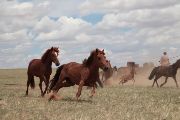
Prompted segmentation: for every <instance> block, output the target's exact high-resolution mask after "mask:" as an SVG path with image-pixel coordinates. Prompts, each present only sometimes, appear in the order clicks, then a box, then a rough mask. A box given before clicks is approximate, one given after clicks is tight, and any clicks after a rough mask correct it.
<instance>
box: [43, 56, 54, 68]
mask: <svg viewBox="0 0 180 120" xmlns="http://www.w3.org/2000/svg"><path fill="white" fill-rule="evenodd" d="M43 63H44V64H45V65H46V66H47V67H51V66H52V60H51V59H49V58H48V57H47V59H46V60H44V61H43Z"/></svg>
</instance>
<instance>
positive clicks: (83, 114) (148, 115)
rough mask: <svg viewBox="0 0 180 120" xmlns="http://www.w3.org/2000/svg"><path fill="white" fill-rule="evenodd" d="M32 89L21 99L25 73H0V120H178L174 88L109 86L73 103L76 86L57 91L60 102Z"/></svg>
mask: <svg viewBox="0 0 180 120" xmlns="http://www.w3.org/2000/svg"><path fill="white" fill-rule="evenodd" d="M38 82H39V80H36V88H35V90H31V89H30V92H29V94H30V95H29V97H24V94H25V89H26V71H25V70H23V69H18V70H0V120H12V119H13V120H20V119H23V120H92V119H93V120H118V119H119V120H179V119H180V114H179V113H180V90H179V89H177V88H175V87H164V88H160V89H158V88H153V89H152V88H151V87H143V86H141V87H137V86H136V87H133V86H123V87H122V86H111V87H105V88H103V89H98V90H97V94H96V96H95V97H94V98H93V99H90V98H89V95H90V90H86V89H84V90H83V93H82V95H81V100H80V101H79V102H77V101H75V99H74V97H75V93H76V91H77V89H76V87H71V88H64V89H62V90H60V91H59V95H60V94H61V96H63V99H62V100H60V101H52V102H48V101H47V98H46V97H47V96H46V97H45V98H41V97H38V96H39V95H40V90H39V88H38Z"/></svg>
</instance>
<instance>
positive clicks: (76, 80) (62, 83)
mask: <svg viewBox="0 0 180 120" xmlns="http://www.w3.org/2000/svg"><path fill="white" fill-rule="evenodd" d="M99 68H101V69H103V70H107V69H108V68H109V66H108V64H107V60H106V57H105V53H104V50H102V51H101V50H99V49H96V50H94V51H92V52H91V54H90V56H89V57H88V59H87V61H86V62H84V63H83V64H80V63H76V62H70V63H68V64H64V65H63V66H62V67H61V69H60V76H59V79H58V80H57V83H56V84H54V86H52V88H51V89H52V92H51V93H50V96H49V100H52V99H57V95H56V94H57V92H58V90H59V89H60V88H62V87H70V86H74V85H79V87H78V92H77V94H76V98H77V100H78V99H79V97H80V95H81V91H82V87H83V86H90V87H93V89H92V92H91V97H92V96H93V95H94V94H95V88H96V85H95V83H96V81H97V79H98V78H97V77H99Z"/></svg>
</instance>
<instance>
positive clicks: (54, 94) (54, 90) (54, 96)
mask: <svg viewBox="0 0 180 120" xmlns="http://www.w3.org/2000/svg"><path fill="white" fill-rule="evenodd" d="M64 80H65V77H64V75H63V73H61V74H60V76H59V80H58V82H57V83H56V85H55V86H54V87H53V88H52V92H51V93H50V95H49V99H48V100H49V101H51V100H52V99H54V100H58V99H59V98H58V96H57V92H58V91H59V89H60V88H62V87H64V86H68V85H67V84H65V82H63V81H64Z"/></svg>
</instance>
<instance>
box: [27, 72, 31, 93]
mask: <svg viewBox="0 0 180 120" xmlns="http://www.w3.org/2000/svg"><path fill="white" fill-rule="evenodd" d="M30 79H31V78H30V75H28V80H27V90H26V96H27V95H28V88H29V85H30Z"/></svg>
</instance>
